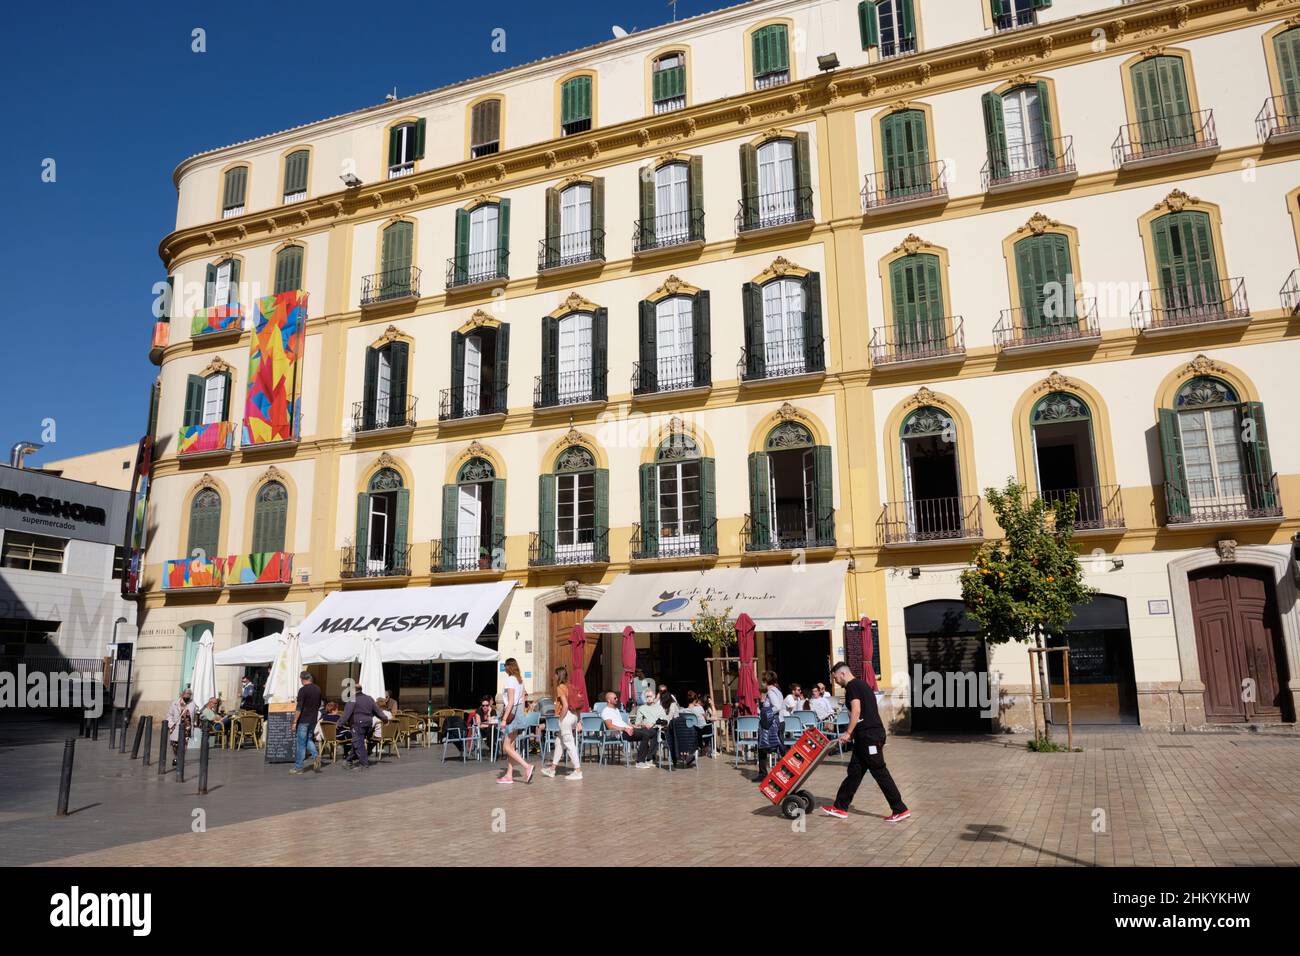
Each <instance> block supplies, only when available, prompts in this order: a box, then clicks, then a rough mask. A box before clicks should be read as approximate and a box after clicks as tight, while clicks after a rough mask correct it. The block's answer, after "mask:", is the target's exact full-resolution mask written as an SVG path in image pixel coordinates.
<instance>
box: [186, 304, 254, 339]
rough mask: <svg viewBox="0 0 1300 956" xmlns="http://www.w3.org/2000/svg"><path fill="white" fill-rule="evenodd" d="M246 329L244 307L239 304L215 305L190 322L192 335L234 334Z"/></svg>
mask: <svg viewBox="0 0 1300 956" xmlns="http://www.w3.org/2000/svg"><path fill="white" fill-rule="evenodd" d="M243 327H244V307H243V306H242V305H240V304H239V303H237V302H236V303H233V304H231V305H214V306H210V307H208V308H206V309H204V310H203V311H202V312H200V313H198V314H197V315H195V316H194V318H193V319H192V320H191V321H190V335H191V336H193V337H195V338H197V337H198V336H200V335H211V334H213V333H214V332H233V331H235V330H236V329H242V328H243Z"/></svg>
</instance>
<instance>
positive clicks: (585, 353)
mask: <svg viewBox="0 0 1300 956" xmlns="http://www.w3.org/2000/svg"><path fill="white" fill-rule="evenodd" d="M591 319H592V317H591V313H589V312H575V313H572V314H570V315H566V316H565V317H564V318H562V319H560V321H559V328H558V332H559V342H558V348H557V350H556V360H557V362H556V364H557V368H558V370H559V380H558V382H557V386H558V392H559V399H560V403H561V404H571V403H574V402H585V401H589V400H590V399H591V396H592V390H591V385H592V381H591V379H592V376H591V369H592V348H591V346H592V339H591V332H592V321H591Z"/></svg>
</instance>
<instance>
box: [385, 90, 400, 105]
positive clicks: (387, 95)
mask: <svg viewBox="0 0 1300 956" xmlns="http://www.w3.org/2000/svg"><path fill="white" fill-rule="evenodd" d="M396 99H397V87H395V86H394V87H393V92H391V93H385V94H384V102H385V103H392V102H394V101H395V100H396Z"/></svg>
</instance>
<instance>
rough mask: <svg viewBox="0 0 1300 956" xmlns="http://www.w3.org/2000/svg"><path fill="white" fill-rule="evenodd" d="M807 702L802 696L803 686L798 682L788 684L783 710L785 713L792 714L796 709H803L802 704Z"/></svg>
mask: <svg viewBox="0 0 1300 956" xmlns="http://www.w3.org/2000/svg"><path fill="white" fill-rule="evenodd" d="M805 703H807V701H806V700H805V698H804V696H803V688H802V687H800V686H799V685H798V684H791V685H790V693H788V694H786V695H785V711H786V713H787V714H793V713H794V712H795V711H796V710H804V709H805V707H804V704H805Z"/></svg>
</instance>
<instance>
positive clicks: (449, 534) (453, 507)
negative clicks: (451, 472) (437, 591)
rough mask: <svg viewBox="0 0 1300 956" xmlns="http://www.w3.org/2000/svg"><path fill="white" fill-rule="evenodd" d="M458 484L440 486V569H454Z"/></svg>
mask: <svg viewBox="0 0 1300 956" xmlns="http://www.w3.org/2000/svg"><path fill="white" fill-rule="evenodd" d="M459 499H460V485H443V486H442V569H443V570H444V571H455V570H456V554H457V551H458V550H459V549H458V548H457V544H458V542H457V540H456V538H457V536H458V533H459V531H460V515H459V513H458V511H457V509H458V508H459V507H460V500H459Z"/></svg>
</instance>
